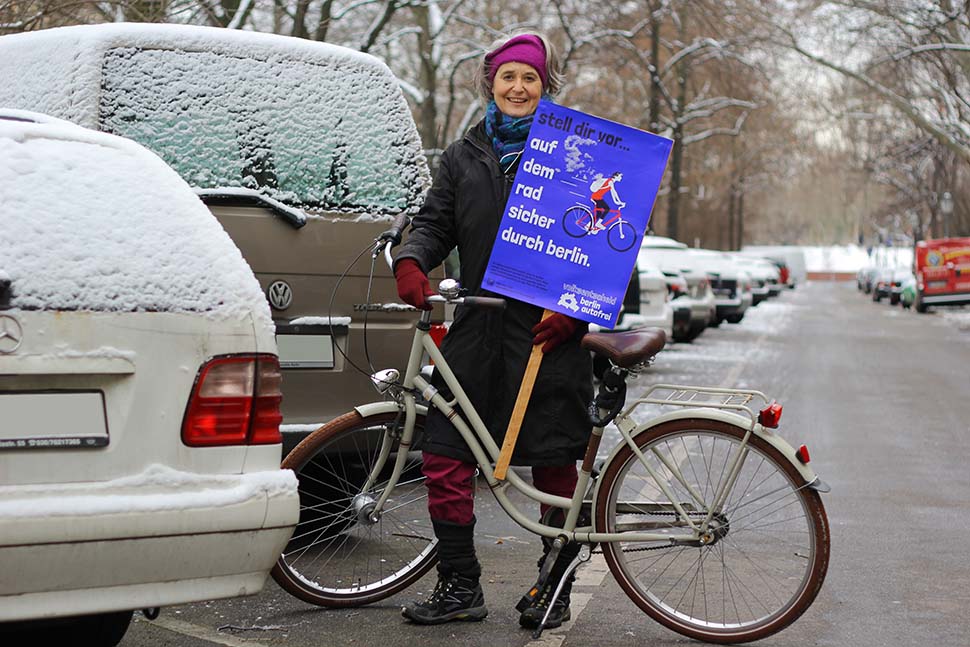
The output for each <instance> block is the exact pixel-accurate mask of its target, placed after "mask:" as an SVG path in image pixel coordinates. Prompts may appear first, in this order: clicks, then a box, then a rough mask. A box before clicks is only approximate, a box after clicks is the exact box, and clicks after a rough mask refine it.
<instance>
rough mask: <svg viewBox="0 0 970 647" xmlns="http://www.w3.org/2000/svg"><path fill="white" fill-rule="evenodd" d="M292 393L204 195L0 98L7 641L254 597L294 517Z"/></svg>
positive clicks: (105, 631)
mask: <svg viewBox="0 0 970 647" xmlns="http://www.w3.org/2000/svg"><path fill="white" fill-rule="evenodd" d="M279 405H280V370H279V363H278V360H277V354H276V342H275V340H274V336H273V322H272V319H271V317H270V312H269V307H268V306H267V305H266V301H265V299H264V297H263V295H262V291H261V290H260V287H259V283H258V282H257V281H256V278H255V277H254V276H253V273H252V271H251V270H250V269H249V267H248V266H247V265H246V262H245V261H244V260H243V258H242V256H241V255H240V253H239V250H238V249H237V248H236V247H235V245H233V243H232V241H231V240H230V239H229V237H228V236H227V235H226V233H225V231H224V230H223V229H222V227H220V226H219V223H218V222H216V220H215V218H213V217H212V214H211V213H210V212H209V211H208V209H206V207H205V205H204V204H202V202H201V201H200V200H199V199H198V197H196V195H195V194H194V193H193V191H192V190H191V189H190V187H189V186H188V185H187V184H186V183H185V182H184V181H183V180H182V179H181V178H180V177H179V176H178V175H177V174H176V173H175V172H174V171H173V170H172V169H171V168H169V167H168V166H167V165H166V164H165V163H164V162H163V161H162V160H160V159H159V158H158V157H157V156H155V155H154V154H152V153H150V152H149V151H147V150H145V149H144V148H143V147H141V146H139V145H138V144H136V143H134V142H131V141H129V140H126V139H123V138H120V137H116V136H113V135H107V134H104V133H99V132H95V131H91V130H87V129H84V128H81V127H78V126H76V125H73V124H69V123H67V122H62V121H59V120H56V119H51V118H49V117H45V116H43V115H38V114H34V113H28V112H21V111H11V110H0V643H3V644H7V645H14V644H16V645H20V644H37V645H40V644H51V643H50V642H47V641H45V640H44V639H41V638H39V637H37V634H43V632H44V631H45V630H50V625H51V624H52V623H53V624H55V625H57V627H58V631H61V632H65V631H66V632H67V634H68V635H69V638H70V639H69V641H68V642H67V643H65V644H81V645H114V644H116V642H117V641H118V640H120V639H121V636H123V634H124V632H125V630H126V629H127V627H128V624H129V622H130V620H131V617H132V611H133V610H138V609H148V608H156V607H162V606H168V605H174V604H182V603H186V602H192V601H198V600H207V599H212V598H224V597H234V596H239V595H246V594H252V593H256V592H258V591H259V590H260V589H261V588H262V587H263V584H264V582H265V580H266V576H267V575H268V573H269V571H270V569H271V568H272V566H273V564H274V563H275V562H276V559H277V558H278V557H279V554H280V551H281V550H282V548H283V547H284V546H285V545H286V542H287V540H288V539H289V537H290V535H291V534H292V532H293V528H294V526H295V524H296V521H297V518H298V516H299V499H298V493H297V486H296V479H295V477H294V475H293V473H292V472H291V471H289V470H281V469H279V464H280V455H281V452H282V445H281V437H280V432H279V423H280V410H279ZM25 621H31V622H30V623H29V624H24V622H25ZM12 632H13V635H17V632H20V634H24V633H27V634H30V635H32V636H33V637H32V638H26V639H24V638H11V635H12ZM11 641H12V642H11Z"/></svg>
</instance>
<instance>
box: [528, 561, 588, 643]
mask: <svg viewBox="0 0 970 647" xmlns="http://www.w3.org/2000/svg"><path fill="white" fill-rule="evenodd" d="M579 549H580V544H578V543H576V542H569V543H568V544H566V545H565V546H564V547H563V549H562V550H561V551H559V557H558V558H557V559H556V563H555V564H553V565H552V569H551V570H550V571H549V576H548V577H547V578H546V581H545V583H543V584H540V583H539V582H536V583H535V584H534V585H533V586H532V588H531V589H530V590H529V592H528V593H527V594H526V595H525V596H523V597H522V599H521V600H520V601H519V604H518V605H516V607H515V609H516V611H521V615H520V616H519V624H520V625H521V626H523V627H525V628H526V629H535V628H537V627H538V626H539V623H541V622H542V618H543V617H544V616H545V615H546V610H547V609H549V605H550V604H551V605H552V611H551V612H550V613H549V619H548V620H546V625H545V628H546V629H555V628H556V627H558V626H559V625H561V624H562V623H564V622H566V621H567V620H569V619H570V612H569V595H570V593H572V589H573V582H574V581H575V580H576V576H575V575H574V574H573V573H570V574H569V575H568V576H567V577H566V581H565V583H564V584H563V586H562V591H560V592H559V596H558V597H557V598H556V600H555V601H553V599H552V596H553V594H554V593H555V592H556V587H557V586H558V585H559V581H560V580H562V578H563V574H564V573H565V572H566V569H567V568H568V567H569V564H571V563H572V561H573V560H574V559H575V558H576V555H578V554H579ZM548 554H549V553H548V549H546V550H545V552H544V554H543V555H542V557H540V558H539V562H538V564H537V565H538V567H539V569H540V570H541V569H542V565H543V564H545V561H546V557H547V556H548Z"/></svg>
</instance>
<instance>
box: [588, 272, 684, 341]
mask: <svg viewBox="0 0 970 647" xmlns="http://www.w3.org/2000/svg"><path fill="white" fill-rule="evenodd" d="M673 321H674V311H673V308H672V307H671V305H670V292H669V290H668V289H667V277H665V276H664V273H663V272H661V271H660V268H659V267H658V266H657V264H656V263H654V262H653V261H651V260H649V259H641V258H639V257H638V258H637V265H636V282H635V283H634V282H633V281H632V280H631V282H630V289H628V290H627V298H624V300H623V311H622V312H621V313H620V317H619V319H618V320H617V323H616V326H614V327H613V330H614V331H619V330H630V329H632V328H661V329H663V331H664V332H665V333H666V334H667V338H668V339H672V338H673ZM593 325H594V326H595V324H593ZM597 328H598V327H597ZM590 329H591V330H593V328H590Z"/></svg>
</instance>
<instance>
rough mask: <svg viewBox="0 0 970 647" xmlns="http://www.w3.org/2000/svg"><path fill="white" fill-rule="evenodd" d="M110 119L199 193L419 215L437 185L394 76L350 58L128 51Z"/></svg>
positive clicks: (107, 94) (113, 86)
mask: <svg viewBox="0 0 970 647" xmlns="http://www.w3.org/2000/svg"><path fill="white" fill-rule="evenodd" d="M99 119H100V122H101V126H100V127H101V128H102V129H103V130H106V131H108V132H112V133H115V134H118V135H123V136H125V137H129V138H131V139H133V140H135V141H137V142H139V143H141V144H143V145H145V146H146V147H148V148H150V149H151V150H153V151H155V152H156V153H158V154H159V155H160V156H161V157H162V159H164V160H165V161H166V162H168V163H169V164H170V165H171V166H172V167H173V168H174V169H175V170H176V171H177V172H178V173H179V174H180V175H181V176H182V177H183V178H185V179H186V180H187V181H188V182H189V183H190V184H191V185H192V186H194V187H197V188H202V189H217V188H226V187H242V188H249V189H256V190H259V191H261V192H264V193H266V194H267V195H269V196H270V197H273V198H275V199H277V200H280V201H282V202H284V203H286V204H289V205H292V206H296V207H299V208H301V209H304V210H306V211H308V212H310V213H314V212H323V211H327V212H338V213H339V212H346V213H357V214H360V213H364V214H374V215H393V214H396V213H400V212H401V211H409V210H413V209H414V208H416V206H417V205H418V204H419V203H420V197H421V195H422V193H423V191H424V189H425V184H426V180H427V171H426V169H425V168H424V160H423V158H422V153H421V149H420V142H419V140H418V139H417V137H416V133H415V129H414V125H413V121H412V118H411V116H410V113H409V112H408V107H407V104H406V102H405V101H404V99H403V97H402V96H401V92H400V89H399V88H397V87H396V81H395V80H394V77H393V76H392V75H390V74H389V73H387V72H386V70H383V69H381V68H378V67H376V66H374V65H365V64H362V63H361V62H359V61H357V60H355V59H354V58H353V57H349V56H348V57H339V56H335V57H334V58H333V59H332V60H315V61H307V60H298V59H290V58H288V57H287V56H286V55H285V54H282V53H281V54H278V55H276V56H272V57H267V59H266V60H258V59H256V58H249V57H244V56H237V55H230V54H227V53H224V52H213V51H184V50H171V49H150V48H136V47H116V48H113V49H109V50H107V52H106V53H105V57H104V62H103V70H102V93H101V104H100V117H99Z"/></svg>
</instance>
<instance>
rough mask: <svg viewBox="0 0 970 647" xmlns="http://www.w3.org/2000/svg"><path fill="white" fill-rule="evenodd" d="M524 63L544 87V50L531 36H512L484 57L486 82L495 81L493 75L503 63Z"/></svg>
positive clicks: (540, 43) (536, 38)
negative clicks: (536, 75) (486, 71)
mask: <svg viewBox="0 0 970 647" xmlns="http://www.w3.org/2000/svg"><path fill="white" fill-rule="evenodd" d="M513 61H514V62H516V63H525V64H526V65H529V66H531V67H533V68H534V69H535V71H536V72H538V74H539V79H541V80H542V87H546V48H545V46H544V45H543V44H542V40H541V39H540V38H539V37H538V36H535V35H533V34H520V35H518V36H513V37H512V38H510V39H508V40H507V41H505V43H503V44H502V45H500V46H499V47H497V48H496V49H495V50H493V51H491V52H489V53H488V54H486V55H485V68H486V69H487V70H488V82H489V83H492V82H493V81H494V80H495V73H496V72H497V71H498V68H500V67H502V65H503V64H504V63H509V62H513Z"/></svg>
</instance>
